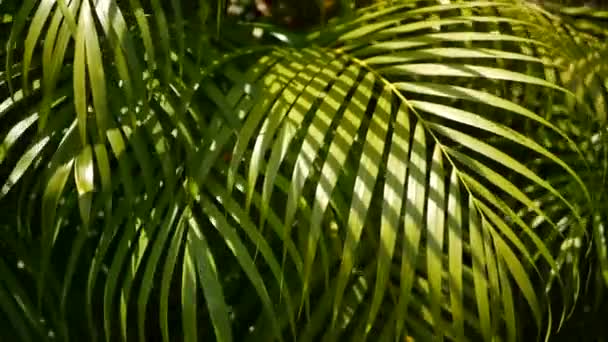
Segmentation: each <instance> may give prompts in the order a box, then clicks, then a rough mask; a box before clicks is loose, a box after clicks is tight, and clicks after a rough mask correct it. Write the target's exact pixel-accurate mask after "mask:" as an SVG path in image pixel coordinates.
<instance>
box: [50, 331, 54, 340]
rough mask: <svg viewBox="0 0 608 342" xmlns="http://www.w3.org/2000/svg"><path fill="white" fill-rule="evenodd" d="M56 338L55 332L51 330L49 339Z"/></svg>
mask: <svg viewBox="0 0 608 342" xmlns="http://www.w3.org/2000/svg"><path fill="white" fill-rule="evenodd" d="M53 337H55V332H54V331H53V330H49V338H53Z"/></svg>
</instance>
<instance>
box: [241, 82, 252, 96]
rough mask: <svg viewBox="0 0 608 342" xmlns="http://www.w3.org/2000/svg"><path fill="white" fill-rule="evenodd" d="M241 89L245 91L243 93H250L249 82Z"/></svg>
mask: <svg viewBox="0 0 608 342" xmlns="http://www.w3.org/2000/svg"><path fill="white" fill-rule="evenodd" d="M243 91H245V94H251V84H249V83H246V84H245V87H244V88H243Z"/></svg>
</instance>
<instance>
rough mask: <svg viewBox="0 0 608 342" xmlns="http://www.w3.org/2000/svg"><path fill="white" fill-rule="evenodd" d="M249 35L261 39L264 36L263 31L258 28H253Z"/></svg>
mask: <svg viewBox="0 0 608 342" xmlns="http://www.w3.org/2000/svg"><path fill="white" fill-rule="evenodd" d="M251 34H252V35H253V36H254V37H256V38H262V36H263V35H264V29H262V28H260V27H254V28H253V31H252V32H251Z"/></svg>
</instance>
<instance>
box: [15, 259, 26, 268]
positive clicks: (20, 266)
mask: <svg viewBox="0 0 608 342" xmlns="http://www.w3.org/2000/svg"><path fill="white" fill-rule="evenodd" d="M17 268H18V269H20V270H22V269H23V268H25V263H24V262H23V260H19V261H17Z"/></svg>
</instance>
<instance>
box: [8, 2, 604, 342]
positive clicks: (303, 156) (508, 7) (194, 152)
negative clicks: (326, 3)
mask: <svg viewBox="0 0 608 342" xmlns="http://www.w3.org/2000/svg"><path fill="white" fill-rule="evenodd" d="M345 3H346V2H345ZM530 11H536V12H534V13H537V14H538V16H527V15H522V13H529V12H530ZM221 12H222V5H221V4H213V5H212V4H210V3H209V2H207V1H202V0H201V1H199V2H192V3H191V2H188V3H187V4H186V2H180V1H171V2H168V3H164V2H161V1H157V0H151V1H149V2H141V3H140V2H139V1H130V2H129V3H128V4H127V3H122V2H117V1H112V0H106V1H88V0H42V1H33V0H31V1H26V2H25V3H24V4H23V5H22V7H21V12H19V13H16V14H15V16H14V20H15V21H14V23H13V24H12V33H11V35H10V37H2V36H0V39H5V40H6V43H7V44H6V46H7V49H6V51H5V52H4V53H5V55H4V56H3V57H5V58H6V60H7V64H6V66H7V68H6V70H5V71H3V72H2V73H1V75H0V76H2V77H3V81H0V82H1V83H0V87H1V88H0V91H1V92H2V94H3V96H2V101H0V122H2V125H1V126H0V137H1V138H2V140H3V143H2V145H1V150H0V179H2V180H5V179H6V181H4V182H3V187H2V194H1V196H3V197H2V199H0V208H2V209H4V210H11V211H12V212H14V215H13V218H14V222H11V223H10V229H11V234H12V235H10V236H14V240H15V241H20V242H19V243H22V244H24V246H27V248H30V249H31V248H32V246H33V245H34V244H36V245H38V246H39V247H38V248H39V255H38V253H37V254H36V255H33V254H31V255H29V254H28V253H27V248H25V247H24V248H17V247H16V248H15V251H14V253H15V255H14V257H13V256H11V258H12V259H10V262H11V263H12V264H15V261H18V260H23V258H25V257H26V256H28V257H29V258H30V259H32V260H31V261H30V260H25V261H24V263H25V265H36V267H33V266H31V267H30V268H29V269H28V272H30V273H29V274H30V275H31V276H33V277H34V278H35V279H36V288H35V289H28V288H26V287H23V286H21V285H18V282H17V280H16V281H12V280H11V279H13V278H18V277H17V276H15V277H12V276H8V277H7V278H6V279H8V280H6V281H5V282H2V283H0V296H3V297H7V296H9V295H11V296H13V299H12V301H9V300H8V299H7V300H6V301H2V298H0V301H2V303H0V308H1V310H0V312H2V313H3V314H4V315H6V316H7V317H9V318H10V319H11V320H12V321H15V322H17V323H18V324H17V323H15V331H17V332H21V335H20V336H22V337H23V338H24V339H25V340H28V339H29V340H36V339H37V338H44V337H45V336H47V337H48V329H49V328H48V326H47V325H40V324H39V322H40V319H39V317H42V319H44V320H46V321H48V322H51V326H52V328H51V330H52V331H53V334H55V335H56V337H57V338H60V339H67V338H78V337H81V336H87V337H88V335H89V334H91V335H92V336H91V337H92V338H94V339H96V340H97V339H106V340H113V339H124V340H130V339H140V340H146V339H147V338H155V337H158V338H159V339H163V340H165V341H169V340H173V339H176V338H177V339H180V340H181V339H184V340H187V341H196V340H199V339H204V338H211V339H212V338H215V339H217V340H219V341H229V340H242V339H243V340H245V339H247V340H264V341H267V340H281V339H290V338H297V339H298V340H304V341H306V340H328V341H333V340H340V339H348V340H351V339H352V340H364V339H365V338H366V337H367V338H371V336H377V337H379V338H381V339H382V340H384V339H395V338H404V337H405V336H411V337H413V338H415V339H416V340H418V339H420V340H425V339H430V338H447V339H451V340H459V341H460V340H477V339H484V340H491V339H492V338H493V337H494V336H501V337H502V338H504V339H506V340H510V341H512V340H516V339H517V338H518V337H521V336H524V334H526V333H528V328H534V326H536V328H537V329H543V328H545V327H548V328H552V323H551V322H550V319H548V318H547V317H551V316H550V314H551V313H552V311H551V308H549V305H550V302H549V295H552V292H549V295H547V293H548V292H547V290H546V289H545V286H546V285H547V284H551V283H552V282H556V284H557V285H559V286H557V288H558V289H559V291H561V292H560V294H563V295H564V298H566V299H565V302H564V303H563V305H562V306H561V307H560V308H558V313H559V314H562V316H561V317H564V316H565V314H566V313H567V312H568V310H569V309H570V306H571V305H572V304H573V302H574V301H575V300H576V296H577V293H578V292H577V289H576V288H571V287H573V286H574V287H575V285H576V277H577V275H576V272H577V269H576V267H575V268H574V269H572V270H571V271H570V272H566V271H565V270H564V268H563V267H562V266H563V265H565V264H566V263H567V258H568V255H567V254H565V253H562V252H560V251H564V250H568V248H569V247H568V246H571V247H573V248H575V253H574V254H572V255H573V256H572V255H571V256H570V258H572V257H578V258H583V257H584V255H583V254H582V253H581V252H580V249H579V248H578V246H580V242H581V241H586V240H585V239H586V238H587V236H586V235H585V234H586V230H587V228H588V226H589V225H595V226H594V227H596V229H594V230H592V231H594V232H595V231H598V232H599V228H600V226H598V224H599V225H601V224H603V223H602V222H604V221H602V219H600V220H599V221H598V220H595V221H594V220H591V221H590V220H589V217H595V216H593V215H595V213H597V211H595V210H594V209H590V208H592V206H591V205H590V204H589V203H591V202H592V201H595V200H596V197H595V195H594V194H593V193H589V192H588V191H587V187H588V186H589V185H593V184H595V183H594V182H595V181H596V180H597V179H596V178H594V177H596V173H593V172H592V171H590V169H589V163H592V164H593V163H594V162H595V160H596V159H592V158H591V157H590V156H589V152H590V151H591V150H593V151H595V152H593V153H595V154H593V156H594V157H593V158H601V156H602V153H603V152H598V151H605V145H603V146H604V147H601V146H600V145H598V146H600V148H599V149H594V148H591V150H589V149H588V148H586V147H585V146H577V143H579V142H580V141H582V140H584V139H585V136H580V137H579V136H577V134H576V133H575V132H572V131H571V128H572V127H571V126H569V125H570V124H571V123H572V125H575V120H570V119H571V117H570V116H569V115H571V114H572V110H573V108H579V107H577V106H580V104H578V103H577V102H575V101H576V95H578V94H576V93H577V92H576V91H571V90H569V89H572V88H571V87H569V86H568V84H565V83H564V82H562V80H561V79H560V78H559V77H557V76H559V75H560V72H563V71H564V70H563V66H564V65H566V64H567V63H566V61H564V62H563V63H561V64H560V63H558V62H557V61H556V60H555V58H553V57H554V55H552V54H551V53H550V51H551V46H549V45H548V44H547V43H546V41H544V40H543V39H541V38H539V37H538V36H537V35H535V32H536V33H537V32H539V30H541V29H543V28H546V27H548V26H547V25H549V24H550V25H556V26H557V27H560V26H559V24H556V23H555V22H553V21H551V20H550V18H549V17H547V16H546V15H545V14H543V13H542V12H541V11H540V10H539V9H538V8H537V7H534V6H528V5H525V4H523V3H519V2H488V1H465V2H454V3H447V4H440V3H436V2H427V1H389V2H382V3H379V4H375V5H373V6H370V7H368V8H365V9H361V10H359V11H358V12H356V15H353V16H349V17H347V18H345V19H337V20H335V21H333V22H331V23H330V24H328V25H327V26H326V27H324V28H323V29H321V30H320V31H318V32H313V33H311V34H309V35H308V36H307V37H306V38H305V39H302V40H300V41H299V45H305V46H306V47H304V48H293V47H288V46H285V45H278V46H272V45H264V44H258V43H256V42H255V40H254V39H252V38H251V36H249V35H248V36H246V37H245V36H243V35H242V32H241V33H239V29H238V28H235V27H234V26H233V25H232V23H229V24H228V26H226V27H224V26H222V25H225V23H223V22H222V21H221V20H219V19H220V18H219V16H218V14H221ZM541 18H542V20H541ZM547 18H549V19H547ZM268 29H269V28H268V27H267V26H266V27H265V30H267V31H268ZM218 31H220V32H219V33H220V35H219V37H221V39H217V37H218ZM267 33H268V32H267ZM247 34H249V32H248V33H247ZM554 34H556V35H560V34H561V33H560V32H559V31H555V30H554ZM275 36H276V37H279V36H280V34H275ZM283 38H285V37H283ZM287 38H289V37H287ZM284 40H285V39H284ZM287 40H288V41H289V39H287ZM243 41H250V42H249V44H246V46H244V47H243V46H238V47H235V46H234V45H235V42H236V44H243ZM3 43H4V42H3ZM556 75H557V76H556ZM573 99H574V100H573ZM578 99H579V100H580V99H585V97H584V96H583V97H581V96H579V97H578ZM573 103H574V104H575V106H574V107H573ZM598 103H599V102H598ZM555 108H565V112H566V113H565V114H566V115H564V116H563V117H560V120H562V119H563V120H564V122H565V125H566V126H565V127H562V126H561V125H560V124H559V123H561V122H562V121H560V120H554V119H553V118H552V115H554V116H555ZM590 108H591V110H593V109H596V108H599V107H598V106H597V105H594V106H590ZM598 115H599V114H598ZM602 137H603V135H601V134H600V137H599V138H597V139H596V138H593V139H592V142H593V143H595V142H596V141H598V139H600V140H601V139H604V140H605V137H603V138H602ZM542 138H545V140H543V139H542ZM579 138H580V139H579ZM594 139H595V140H594ZM547 140H548V141H550V143H547V142H546V141H547ZM598 144H599V143H598ZM590 158H591V159H590ZM604 162H605V158H604ZM581 165H582V166H581ZM549 169H551V170H557V171H551V172H550V173H547V172H548V171H546V170H549ZM602 184H604V183H603V181H602ZM573 189H575V190H573ZM13 202H14V203H15V204H14V205H13V204H12V203H13ZM522 208H523V209H522ZM592 213H593V214H592ZM3 217H4V216H3ZM603 219H604V220H605V218H603ZM598 222H599V223H598ZM7 226H8V225H7ZM0 229H7V228H4V227H3V226H1V225H0ZM5 235H6V234H4V233H3V234H2V235H0V237H2V238H3V237H4V236H5ZM6 236H7V237H8V236H9V235H6ZM11 239H12V238H11ZM598 239H599V237H598ZM577 241H578V242H577ZM0 242H2V241H1V240H0ZM7 243H8V242H7ZM565 245H568V246H566V247H564V246H565ZM16 246H17V245H16ZM597 246H600V247H598V248H601V246H602V245H601V244H598V245H597ZM17 254H23V255H17ZM597 256H598V259H597V260H598V262H600V263H601V262H605V260H607V258H606V256H605V252H604V253H603V254H602V253H601V250H600V251H599V253H598V254H597ZM7 260H9V259H7ZM7 260H4V259H0V267H4V263H5V261H6V262H7V263H8V262H9V261H7ZM4 268H6V270H7V272H9V273H7V274H9V275H11V274H14V273H16V272H20V271H18V270H17V269H15V267H13V266H9V267H4ZM556 275H557V276H558V277H555V276H556ZM23 279H27V278H23ZM573 279H574V280H573ZM19 281H21V280H19ZM572 284H574V285H572ZM2 286H3V287H2ZM21 298H28V299H27V300H21ZM36 299H37V300H38V305H35V302H36ZM560 309H561V310H560ZM83 314H86V315H83ZM548 315H549V316H548ZM84 317H86V319H85V318H84ZM529 317H531V318H532V321H533V322H534V323H535V324H534V325H532V326H530V325H529V324H527V320H528V318H529ZM85 321H86V323H85ZM37 322H38V323H37ZM75 322H78V323H75ZM28 324H32V326H33V327H35V329H34V330H31V331H30V330H27V328H25V327H27V326H28ZM22 327H23V328H22ZM532 330H534V329H532ZM24 331H25V332H24ZM534 331H535V333H537V332H540V331H541V330H534ZM374 339H376V337H374Z"/></svg>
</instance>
